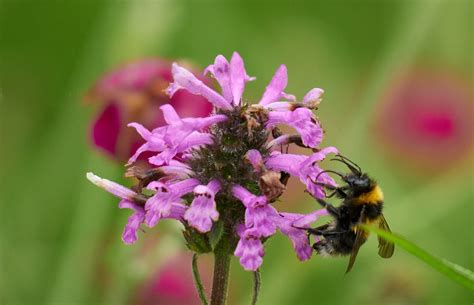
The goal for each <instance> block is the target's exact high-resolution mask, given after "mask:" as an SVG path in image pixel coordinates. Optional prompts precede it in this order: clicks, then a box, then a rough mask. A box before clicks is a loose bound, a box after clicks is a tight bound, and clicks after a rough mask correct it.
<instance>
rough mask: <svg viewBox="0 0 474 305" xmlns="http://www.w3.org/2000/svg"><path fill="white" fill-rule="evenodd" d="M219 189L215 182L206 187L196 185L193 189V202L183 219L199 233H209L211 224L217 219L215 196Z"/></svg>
mask: <svg viewBox="0 0 474 305" xmlns="http://www.w3.org/2000/svg"><path fill="white" fill-rule="evenodd" d="M220 188H221V186H220V183H219V182H218V181H217V180H212V181H211V182H209V183H208V184H207V185H198V186H196V187H195V188H194V200H193V202H192V203H191V206H190V207H189V209H188V210H187V211H186V213H185V214H184V219H185V220H187V222H188V223H189V225H190V226H192V227H194V228H195V229H197V230H198V231H199V232H202V233H206V232H209V231H210V230H211V228H212V222H213V221H217V219H219V212H217V210H216V201H215V196H216V193H217V192H218V191H219V190H220Z"/></svg>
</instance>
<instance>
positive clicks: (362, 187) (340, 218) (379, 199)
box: [308, 155, 394, 273]
mask: <svg viewBox="0 0 474 305" xmlns="http://www.w3.org/2000/svg"><path fill="white" fill-rule="evenodd" d="M332 160H335V161H339V162H342V163H344V164H345V165H346V166H347V167H348V168H349V169H350V173H348V174H341V173H339V172H336V171H330V170H326V171H323V172H321V173H320V174H322V173H326V172H329V173H334V174H336V175H338V176H339V177H340V178H341V180H342V181H344V183H345V184H344V185H342V186H339V187H334V186H332V185H328V184H321V183H317V184H318V185H321V186H322V187H324V188H325V189H326V190H329V191H332V193H331V194H329V195H327V196H326V197H327V198H330V197H333V196H336V197H338V198H340V199H342V203H341V204H340V205H339V206H337V207H335V206H333V205H332V204H330V203H328V202H326V201H325V200H322V199H318V198H315V199H316V200H317V201H318V203H319V204H320V205H321V206H323V207H324V208H326V210H327V211H328V213H329V215H330V216H332V217H333V218H334V219H333V220H332V221H331V222H329V223H328V224H325V225H323V226H320V227H317V228H310V229H308V234H309V235H316V236H319V237H322V239H320V240H319V241H317V242H316V243H314V244H313V248H314V250H315V251H316V252H317V253H318V254H320V255H322V256H338V255H349V254H350V259H349V264H348V266H347V269H346V273H347V272H349V271H350V270H351V269H352V267H353V265H354V262H355V259H356V257H357V253H358V252H359V249H360V247H361V246H362V245H363V244H364V243H365V242H366V240H367V238H368V233H367V232H366V231H364V230H362V229H360V228H358V227H357V225H358V224H376V225H378V226H379V227H380V228H381V229H383V230H386V231H390V228H389V226H388V224H387V221H386V220H385V217H384V216H383V214H382V210H383V203H384V202H383V193H382V190H381V188H380V186H379V185H378V184H377V183H376V182H375V180H373V179H372V178H370V177H369V176H368V175H367V174H366V173H363V172H362V170H361V168H360V167H359V166H358V165H357V164H355V163H354V162H352V161H350V160H349V159H347V158H346V157H344V156H341V155H337V156H336V158H334V159H332ZM315 180H316V181H317V177H316V179H315ZM378 243H379V252H378V253H379V255H380V256H381V257H383V258H390V257H391V256H392V255H393V252H394V245H393V243H391V242H388V241H386V240H384V239H382V238H380V237H378Z"/></svg>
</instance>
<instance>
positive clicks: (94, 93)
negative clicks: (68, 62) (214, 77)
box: [86, 59, 212, 161]
mask: <svg viewBox="0 0 474 305" xmlns="http://www.w3.org/2000/svg"><path fill="white" fill-rule="evenodd" d="M171 80H172V78H171V62H167V61H165V60H161V59H141V60H138V61H134V62H130V63H127V64H125V65H123V66H120V67H118V68H116V69H114V70H113V71H111V72H109V73H107V74H105V75H104V76H103V77H102V78H101V79H100V80H98V81H97V83H96V84H95V85H94V87H93V88H91V89H90V90H89V92H88V94H87V95H86V100H87V101H94V102H95V103H96V104H97V105H98V106H99V108H100V109H99V114H98V115H97V117H96V119H95V120H94V121H93V122H92V126H91V139H92V143H93V145H94V146H95V147H97V148H98V149H100V150H101V151H103V152H105V153H106V154H107V155H109V156H110V157H113V158H115V159H118V160H120V161H124V160H127V159H128V158H129V157H130V156H131V155H132V154H133V153H134V151H135V150H136V149H137V147H138V146H140V145H141V144H142V143H143V140H141V139H140V138H139V137H137V136H136V135H135V134H134V133H133V132H131V131H130V130H129V129H128V128H126V125H127V123H129V122H131V121H137V122H140V123H141V124H142V125H143V126H145V128H147V129H153V128H156V127H158V126H162V125H163V124H164V123H165V122H164V120H163V118H162V116H161V114H160V112H159V108H158V106H160V105H163V104H166V103H170V104H171V105H172V106H174V107H175V109H176V110H177V112H178V113H179V114H180V115H182V116H185V117H186V116H189V115H193V116H199V117H202V116H206V115H208V114H209V113H210V112H211V110H212V106H211V105H210V104H209V103H208V102H207V101H206V100H205V99H204V98H202V97H199V96H195V95H192V94H190V93H188V92H184V91H183V92H179V93H177V94H176V95H175V96H173V97H172V98H169V97H168V96H166V94H165V93H164V91H163V90H164V89H165V88H166V86H167V85H168V83H169V82H170V81H171ZM203 80H204V79H203ZM189 105H193V106H192V107H190V106H189Z"/></svg>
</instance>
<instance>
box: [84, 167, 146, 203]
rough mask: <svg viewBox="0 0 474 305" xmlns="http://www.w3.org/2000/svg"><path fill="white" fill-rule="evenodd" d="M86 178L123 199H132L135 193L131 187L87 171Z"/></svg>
mask: <svg viewBox="0 0 474 305" xmlns="http://www.w3.org/2000/svg"><path fill="white" fill-rule="evenodd" d="M86 177H87V179H88V180H89V181H90V182H92V183H94V184H95V185H97V186H98V187H100V188H102V189H104V190H106V191H107V192H109V193H111V194H113V195H115V196H117V197H119V198H122V199H125V200H130V201H131V200H133V198H134V197H135V196H136V195H137V193H135V192H134V191H132V190H131V189H128V188H126V187H124V186H122V185H120V184H118V183H115V182H113V181H110V180H107V179H104V178H101V177H99V176H96V175H94V174H93V173H90V172H89V173H87V174H86Z"/></svg>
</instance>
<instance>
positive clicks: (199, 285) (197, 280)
mask: <svg viewBox="0 0 474 305" xmlns="http://www.w3.org/2000/svg"><path fill="white" fill-rule="evenodd" d="M197 261H198V254H197V253H194V255H193V279H194V285H195V286H196V290H197V292H198V294H199V298H200V299H201V302H202V304H203V305H208V304H209V303H208V302H207V298H206V293H205V291H204V286H203V285H202V282H201V275H200V274H199V268H198V263H197Z"/></svg>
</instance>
